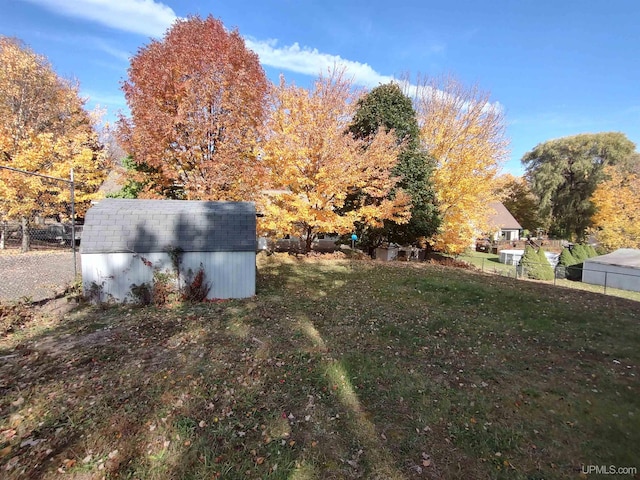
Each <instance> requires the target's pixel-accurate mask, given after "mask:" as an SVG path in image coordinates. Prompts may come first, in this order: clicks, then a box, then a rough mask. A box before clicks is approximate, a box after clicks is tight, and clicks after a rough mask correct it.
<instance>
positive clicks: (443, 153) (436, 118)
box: [409, 78, 508, 254]
mask: <svg viewBox="0 0 640 480" xmlns="http://www.w3.org/2000/svg"><path fill="white" fill-rule="evenodd" d="M409 93H410V94H412V93H413V96H414V103H415V106H416V112H417V114H418V120H419V123H420V130H421V137H422V141H423V142H424V146H425V148H426V149H427V150H428V152H429V154H430V155H432V156H433V157H434V158H435V159H436V162H437V166H436V171H435V172H434V175H433V183H434V188H435V191H436V199H437V201H438V207H439V209H440V213H441V215H442V224H441V227H440V231H439V232H438V233H437V234H436V235H435V238H434V239H433V246H434V248H435V249H436V250H439V251H443V252H446V253H452V254H459V253H462V252H463V251H464V250H465V249H466V248H468V247H469V245H470V244H471V243H472V241H473V239H474V238H475V236H476V235H477V234H478V233H479V232H481V231H484V230H486V221H487V218H488V214H489V213H490V212H489V211H488V208H487V207H488V203H489V202H490V201H491V200H492V199H493V195H494V194H493V192H494V191H495V189H494V179H495V177H496V174H497V172H498V169H499V166H500V163H501V162H502V161H503V160H504V158H505V157H506V155H507V152H508V141H507V139H506V136H505V119H504V115H503V113H502V110H501V109H500V107H499V106H498V105H496V104H492V103H491V102H490V96H489V94H488V93H485V92H481V91H480V90H479V89H478V88H477V87H475V86H474V87H471V88H467V87H465V86H464V85H462V84H461V83H460V82H458V81H457V80H455V79H453V78H444V79H435V80H434V79H428V78H419V79H418V82H417V88H415V90H414V91H413V92H409Z"/></svg>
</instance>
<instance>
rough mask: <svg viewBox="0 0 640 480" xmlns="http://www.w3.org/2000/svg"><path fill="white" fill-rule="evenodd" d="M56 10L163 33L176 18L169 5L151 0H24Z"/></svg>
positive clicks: (111, 24)
mask: <svg viewBox="0 0 640 480" xmlns="http://www.w3.org/2000/svg"><path fill="white" fill-rule="evenodd" d="M27 1H28V2H31V3H35V4H38V5H41V6H43V7H45V8H47V9H49V10H51V11H53V12H55V13H59V14H62V15H66V16H69V17H77V18H83V19H87V20H92V21H94V22H97V23H100V24H102V25H106V26H108V27H111V28H114V29H117V30H123V31H126V32H131V33H137V34H141V35H147V36H150V37H156V38H159V37H162V35H163V34H164V32H165V31H166V30H167V28H169V27H170V26H171V24H172V23H173V22H174V21H175V20H176V18H177V16H176V14H175V12H174V11H173V10H172V9H171V7H169V6H167V5H165V4H163V3H160V2H155V1H154V0H74V1H70V0H27Z"/></svg>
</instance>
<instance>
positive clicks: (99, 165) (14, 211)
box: [0, 37, 108, 250]
mask: <svg viewBox="0 0 640 480" xmlns="http://www.w3.org/2000/svg"><path fill="white" fill-rule="evenodd" d="M0 64H2V68H1V69H0V118H1V119H2V121H0V161H1V162H2V163H1V164H2V165H4V166H7V167H11V168H15V169H19V170H26V171H29V172H34V173H40V174H44V175H49V176H53V177H59V178H64V179H68V178H70V172H71V168H73V170H74V174H75V181H76V195H75V199H76V212H77V213H78V215H80V216H82V215H83V213H84V211H85V210H86V209H87V208H88V207H89V205H90V202H91V200H93V199H95V198H96V197H97V195H98V193H97V191H98V188H99V187H100V185H101V184H102V182H103V180H104V178H105V177H106V173H107V163H108V162H107V159H106V155H105V152H104V149H103V148H102V145H101V144H100V141H99V139H98V134H97V133H96V131H95V129H94V124H95V121H96V119H95V118H93V117H92V115H91V114H89V113H88V112H87V111H85V110H84V100H83V99H82V98H81V97H80V95H79V93H78V86H77V85H75V84H73V83H71V82H69V81H67V80H65V79H62V78H60V77H58V76H57V75H56V73H55V72H54V70H53V69H52V67H51V65H50V64H49V63H48V61H47V60H46V59H45V58H44V57H43V56H41V55H38V54H36V53H35V52H33V51H32V50H30V49H29V48H27V47H25V46H24V45H23V44H22V43H21V42H20V41H18V40H16V39H10V38H6V37H0ZM69 201H70V189H69V187H68V186H67V185H65V184H64V183H59V182H53V183H52V182H51V181H48V180H45V179H43V178H41V177H36V176H26V175H21V174H17V173H14V172H10V171H7V170H5V169H2V170H0V214H1V215H2V216H3V217H4V218H5V219H15V218H21V219H22V221H23V226H24V227H27V226H28V223H29V221H30V220H31V219H33V217H34V216H36V215H38V216H40V217H44V216H48V215H59V216H61V217H63V218H64V217H65V216H66V217H67V218H69V214H70V209H69ZM26 230H27V229H26V228H25V235H23V250H27V249H28V248H29V246H28V241H29V239H28V235H26Z"/></svg>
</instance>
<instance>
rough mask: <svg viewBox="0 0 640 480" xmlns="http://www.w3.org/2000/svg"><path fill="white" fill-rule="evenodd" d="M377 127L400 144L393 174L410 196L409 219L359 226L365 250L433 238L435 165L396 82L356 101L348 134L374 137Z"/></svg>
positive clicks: (435, 226) (359, 199) (436, 222)
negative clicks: (379, 226)
mask: <svg viewBox="0 0 640 480" xmlns="http://www.w3.org/2000/svg"><path fill="white" fill-rule="evenodd" d="M380 127H383V128H384V129H385V131H387V132H388V131H390V130H393V131H394V133H395V135H396V138H397V140H398V143H402V145H403V146H402V150H401V152H400V155H399V158H398V164H397V165H396V167H395V168H394V169H393V170H392V174H393V175H394V176H397V177H399V180H398V183H397V187H398V188H401V189H403V190H404V191H405V192H407V193H408V194H409V195H410V196H411V204H412V207H411V219H410V220H409V222H408V223H406V224H398V223H396V222H393V221H390V220H387V221H385V222H384V226H383V227H382V228H375V229H374V228H370V227H366V228H365V227H363V226H359V228H358V233H359V236H360V237H361V243H362V244H365V245H367V246H368V247H375V246H377V245H379V244H380V243H381V242H382V241H384V240H387V241H390V242H396V243H400V244H412V243H416V242H417V241H419V240H420V239H421V238H428V237H430V236H432V235H433V234H434V233H435V232H436V231H437V229H438V226H439V224H440V220H439V216H438V211H437V208H436V206H435V194H434V190H433V185H432V183H431V174H432V171H433V168H434V165H435V162H434V160H433V159H432V158H431V157H430V156H429V155H428V153H427V152H426V151H425V150H424V149H423V148H422V147H421V145H420V129H419V126H418V121H417V119H416V112H415V110H414V109H413V105H412V103H411V100H410V99H409V98H408V97H407V96H406V95H405V94H403V93H402V90H401V89H400V87H399V86H398V85H397V84H396V83H388V84H385V85H380V86H378V87H376V88H374V89H373V90H371V92H369V93H368V94H367V95H365V96H364V97H362V98H361V99H360V100H359V101H358V103H357V110H356V113H355V115H354V117H353V121H352V123H351V125H350V126H349V128H348V132H349V133H350V134H351V135H353V136H354V137H355V138H362V139H366V138H370V137H372V136H373V135H375V134H376V132H377V131H378V129H379V128H380ZM391 195H393V193H392V194H391ZM363 196H365V197H366V195H364V194H363V193H362V192H358V193H356V194H354V195H352V196H351V198H350V199H349V200H350V201H348V202H347V203H346V206H345V210H348V209H349V208H350V203H351V204H354V203H356V202H362V201H363V199H362V197H363ZM370 201H371V199H365V200H364V202H365V203H366V202H370Z"/></svg>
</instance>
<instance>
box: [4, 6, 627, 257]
mask: <svg viewBox="0 0 640 480" xmlns="http://www.w3.org/2000/svg"><path fill="white" fill-rule="evenodd" d="M0 57H1V60H2V63H3V65H13V63H9V62H14V63H15V65H16V67H15V68H3V70H2V72H1V73H0V115H1V116H2V127H1V128H2V130H1V131H0V151H1V152H2V156H3V162H4V164H6V165H9V166H13V167H16V168H21V169H25V170H30V171H35V172H45V171H47V172H55V173H56V174H57V175H60V176H65V175H67V176H68V172H69V170H70V168H71V167H72V166H73V168H74V171H75V172H77V176H78V179H79V180H80V181H79V186H80V189H79V190H80V192H81V193H80V203H81V206H80V208H79V209H78V211H79V213H80V215H82V213H83V208H85V209H86V206H88V204H89V202H90V201H91V200H92V199H94V198H96V195H97V189H98V187H99V185H100V184H101V183H102V181H103V180H104V178H105V177H106V173H107V171H108V170H109V162H110V159H109V155H108V153H109V152H108V150H107V149H106V148H105V146H104V142H101V141H100V138H99V136H98V134H97V133H96V128H95V127H96V126H95V122H94V121H93V119H92V118H91V115H90V114H88V113H87V112H86V111H85V109H84V102H83V101H82V99H81V98H80V96H79V94H78V87H77V85H75V84H72V83H71V82H68V81H65V80H63V79H60V78H59V77H58V76H57V75H56V74H55V72H53V69H52V68H51V66H50V65H49V64H48V63H47V62H46V59H44V58H43V57H41V56H39V55H37V54H35V53H34V52H32V51H31V50H30V49H28V48H27V47H26V46H24V45H23V44H21V43H20V42H19V41H18V40H15V39H8V38H4V37H2V38H0ZM122 88H123V91H124V94H125V98H126V101H127V104H128V106H129V110H130V115H129V116H125V115H122V114H121V115H120V118H119V121H118V124H117V137H118V141H119V143H120V145H121V146H122V147H123V149H124V151H125V152H126V153H127V154H128V156H127V158H126V159H125V160H124V161H123V163H124V165H125V167H126V168H127V181H126V184H125V185H124V187H123V189H122V190H121V192H120V193H119V195H120V196H126V197H140V198H174V199H198V200H230V201H237V200H248V201H255V202H256V203H257V204H258V207H259V208H260V210H261V211H262V212H263V213H264V214H265V215H264V217H263V219H262V221H261V223H260V228H261V230H262V232H263V233H266V234H270V235H277V236H279V235H285V234H290V235H292V236H299V237H301V238H303V239H304V241H305V244H306V246H307V248H309V247H310V245H311V243H312V241H313V239H314V238H315V237H316V236H317V235H318V234H320V233H336V234H351V233H352V232H355V233H357V234H358V236H359V238H360V239H361V240H362V242H363V244H364V245H367V246H376V245H379V244H381V243H382V242H397V243H402V244H422V245H425V244H428V245H430V246H432V247H433V248H435V249H437V250H439V251H444V252H447V253H453V254H457V253H461V252H462V251H463V250H464V249H466V248H467V247H468V245H469V244H470V243H471V241H472V240H473V238H474V237H475V235H476V234H477V232H482V231H487V229H488V228H489V227H488V226H487V225H486V218H487V214H488V213H489V212H488V210H487V209H488V208H489V207H488V204H489V202H490V201H491V200H493V199H496V198H499V199H502V200H503V201H504V202H505V205H506V206H507V207H508V208H509V209H510V210H511V211H512V212H513V213H514V215H515V216H516V218H517V219H518V220H520V222H521V223H522V224H523V226H525V227H526V228H532V229H534V228H542V229H546V230H548V231H550V232H553V233H556V234H558V235H564V236H567V235H570V236H575V237H582V236H584V235H585V233H586V232H587V231H588V230H587V229H588V228H598V229H600V231H601V232H609V231H613V230H615V231H616V232H617V233H615V234H613V233H612V234H611V235H610V237H606V233H603V234H602V235H603V238H612V239H619V237H621V236H622V237H624V236H625V235H626V232H627V230H626V226H625V222H627V221H628V218H626V217H625V216H624V215H622V216H620V215H619V209H618V208H617V205H616V204H615V202H612V201H611V197H610V196H609V197H607V194H609V193H610V192H612V191H613V190H615V189H616V188H617V189H631V190H633V189H634V188H637V179H636V177H633V176H630V174H629V172H632V171H633V169H634V168H636V167H634V165H637V164H638V161H637V160H638V155H637V153H635V145H634V144H633V143H632V142H630V141H629V140H628V139H626V137H625V136H624V135H623V134H618V133H606V134H594V135H582V136H577V137H571V138H569V139H560V140H557V141H552V142H547V143H545V144H541V145H538V146H537V147H536V148H535V149H533V150H532V151H531V152H529V153H528V154H527V155H525V157H524V158H523V163H524V164H525V166H526V168H527V173H526V175H525V177H524V178H522V179H517V178H513V177H511V178H510V177H508V176H507V177H506V176H500V175H499V168H500V165H501V163H502V162H503V160H504V159H505V158H506V156H507V154H508V140H507V137H506V132H505V126H506V121H505V117H504V113H503V110H502V108H501V107H500V106H499V105H497V104H494V103H492V102H491V101H490V95H489V94H488V93H487V92H483V91H481V90H479V89H478V88H477V87H475V86H474V87H470V88H469V87H466V86H464V85H462V84H461V83H460V82H458V81H457V80H455V79H454V78H441V79H431V78H428V77H421V76H418V77H417V78H415V79H413V80H412V79H409V78H407V79H403V80H401V81H397V82H391V83H388V84H384V85H379V86H378V87H376V88H373V89H372V90H371V91H368V92H367V91H360V90H358V89H356V88H355V87H354V85H353V84H352V83H351V81H350V80H349V78H348V76H347V75H346V73H345V72H344V71H341V70H340V69H338V68H334V69H332V70H330V71H328V72H323V73H322V74H320V75H319V76H318V77H317V78H316V79H315V81H314V82H313V84H312V85H311V86H310V87H309V88H302V87H299V86H296V85H295V84H293V83H291V82H287V80H286V79H285V78H284V77H283V76H281V78H280V81H279V82H278V83H277V84H272V83H271V82H269V81H268V80H267V77H266V74H265V72H264V70H263V69H262V67H261V65H260V62H259V59H258V57H257V55H256V54H255V53H254V52H252V51H250V50H249V49H247V48H246V46H245V44H244V41H243V39H242V37H241V36H240V34H239V33H238V32H237V31H236V30H233V31H229V30H227V29H226V28H225V27H224V25H223V24H222V22H220V21H219V20H218V19H215V18H213V17H212V16H209V17H207V18H201V17H198V16H193V17H189V18H186V19H180V20H177V21H176V22H175V23H174V24H173V26H171V27H170V28H169V29H168V30H167V32H166V34H165V35H164V37H163V38H162V39H159V40H152V41H151V42H150V43H149V44H147V45H145V46H143V47H141V48H140V49H139V50H138V52H137V53H136V55H134V56H133V57H132V59H131V63H130V67H129V69H128V72H127V79H126V80H125V81H124V82H123V85H122ZM25 93H26V96H25ZM23 98H28V99H29V102H27V103H25V102H22V101H21V100H19V99H23ZM623 167H624V168H625V169H627V170H624V171H623V170H620V169H621V168H623ZM636 173H637V172H636ZM636 173H633V175H635V174H636ZM606 182H609V183H606ZM634 182H635V183H634ZM37 183H38V182H37V180H31V179H29V180H19V181H18V180H16V179H15V177H14V176H9V175H7V174H5V173H3V172H1V171H0V193H2V197H1V198H2V199H1V200H0V213H1V214H2V215H3V218H5V219H6V218H16V217H22V218H31V217H33V216H34V215H35V214H46V213H47V212H49V211H54V210H56V208H58V209H59V205H58V204H57V203H59V202H60V201H63V200H65V193H64V192H63V191H57V192H53V193H52V192H51V189H50V188H48V187H45V186H43V185H38V184H37ZM600 187H601V188H600ZM634 191H635V190H634ZM27 193H28V195H27ZM18 199H19V200H18ZM607 202H608V203H607ZM42 205H47V207H46V211H45V209H44V207H42ZM607 208H609V210H607ZM633 208H636V207H633ZM629 209H632V206H630V207H627V208H626V210H629ZM616 215H618V216H617V217H616ZM613 218H615V219H616V220H615V222H613V223H615V225H616V226H615V227H610V226H609V223H611V222H612V219H613ZM612 228H613V230H612ZM616 229H617V230H616ZM612 245H613V244H612Z"/></svg>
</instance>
